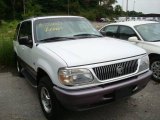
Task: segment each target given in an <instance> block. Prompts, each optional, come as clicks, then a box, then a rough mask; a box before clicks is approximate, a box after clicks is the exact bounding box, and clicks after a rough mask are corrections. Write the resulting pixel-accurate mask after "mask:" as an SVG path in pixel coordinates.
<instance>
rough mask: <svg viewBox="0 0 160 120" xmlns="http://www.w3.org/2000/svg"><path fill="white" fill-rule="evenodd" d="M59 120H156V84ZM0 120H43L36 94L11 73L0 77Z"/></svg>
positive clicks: (159, 118)
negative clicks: (134, 93) (121, 98)
mask: <svg viewBox="0 0 160 120" xmlns="http://www.w3.org/2000/svg"><path fill="white" fill-rule="evenodd" d="M62 115H63V114H62ZM63 116H64V117H63V118H64V120H160V84H157V83H155V82H154V81H150V82H149V84H148V85H147V87H146V88H145V89H144V90H142V91H141V92H139V93H138V94H136V95H133V96H132V97H130V98H127V99H123V100H119V101H116V102H112V103H110V104H108V105H104V106H103V107H99V108H95V109H92V110H88V111H83V112H71V111H68V112H65V114H64V115H63ZM0 120H46V119H45V117H44V115H43V113H42V111H41V108H40V104H39V101H38V96H37V90H36V89H35V88H32V87H31V85H30V84H29V83H28V82H27V81H26V80H25V79H24V78H20V77H18V76H17V75H16V74H15V73H14V74H13V73H11V72H5V73H0Z"/></svg>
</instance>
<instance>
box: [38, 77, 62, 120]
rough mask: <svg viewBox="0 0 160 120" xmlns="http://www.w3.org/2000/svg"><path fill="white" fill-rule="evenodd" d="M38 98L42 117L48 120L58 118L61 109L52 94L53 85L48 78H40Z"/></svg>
mask: <svg viewBox="0 0 160 120" xmlns="http://www.w3.org/2000/svg"><path fill="white" fill-rule="evenodd" d="M38 96H39V101H40V104H41V108H42V110H43V113H44V115H45V116H46V118H47V119H48V120H53V119H57V118H60V116H61V115H62V112H63V111H62V107H61V105H60V103H59V101H58V100H57V98H56V96H55V94H54V93H53V84H52V82H51V80H50V78H49V77H47V76H46V77H42V78H41V79H40V83H39V85H38Z"/></svg>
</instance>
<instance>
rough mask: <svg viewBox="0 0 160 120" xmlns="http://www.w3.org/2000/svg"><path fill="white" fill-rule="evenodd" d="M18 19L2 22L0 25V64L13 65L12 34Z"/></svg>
mask: <svg viewBox="0 0 160 120" xmlns="http://www.w3.org/2000/svg"><path fill="white" fill-rule="evenodd" d="M17 24H18V21H12V22H4V21H2V25H1V26H0V33H1V34H0V66H1V65H7V66H10V65H13V43H12V41H13V36H14V32H15V28H16V26H17Z"/></svg>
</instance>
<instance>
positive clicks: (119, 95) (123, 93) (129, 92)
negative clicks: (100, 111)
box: [115, 86, 136, 99]
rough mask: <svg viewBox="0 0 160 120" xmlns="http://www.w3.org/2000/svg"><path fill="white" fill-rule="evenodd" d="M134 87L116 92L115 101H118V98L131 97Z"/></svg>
mask: <svg viewBox="0 0 160 120" xmlns="http://www.w3.org/2000/svg"><path fill="white" fill-rule="evenodd" d="M135 87H136V86H129V87H124V88H121V89H118V90H116V92H115V99H120V98H123V97H127V96H130V95H132V94H133V90H134V88H135Z"/></svg>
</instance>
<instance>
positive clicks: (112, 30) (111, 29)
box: [104, 25, 118, 37]
mask: <svg viewBox="0 0 160 120" xmlns="http://www.w3.org/2000/svg"><path fill="white" fill-rule="evenodd" d="M117 30H118V26H114V25H113V26H107V27H105V28H104V31H105V33H106V36H109V37H117Z"/></svg>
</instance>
